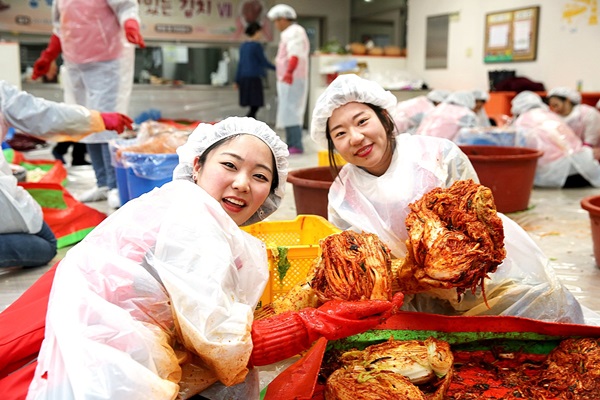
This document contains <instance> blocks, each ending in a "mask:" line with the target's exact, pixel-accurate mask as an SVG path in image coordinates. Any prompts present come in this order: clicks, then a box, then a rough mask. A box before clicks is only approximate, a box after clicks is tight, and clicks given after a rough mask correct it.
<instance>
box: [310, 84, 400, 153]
mask: <svg viewBox="0 0 600 400" xmlns="http://www.w3.org/2000/svg"><path fill="white" fill-rule="evenodd" d="M352 102H357V103H369V104H372V105H374V106H378V107H381V108H383V109H385V110H386V111H387V112H388V113H389V114H390V116H393V115H394V112H395V108H396V103H398V100H397V99H396V96H394V95H393V94H392V93H391V92H390V91H389V90H385V89H384V88H382V87H381V86H380V85H379V84H378V83H377V82H373V81H369V80H367V79H363V78H361V77H359V76H358V75H355V74H345V75H340V76H338V77H337V78H335V80H334V81H333V82H331V84H330V85H329V86H328V87H327V89H325V91H324V92H323V93H322V94H321V95H320V96H319V98H318V100H317V104H315V109H314V110H313V114H312V121H311V124H310V137H311V138H312V139H313V140H314V141H315V142H316V143H318V144H319V145H321V146H323V147H324V148H327V136H326V134H325V131H326V128H327V120H328V119H329V117H331V114H332V113H333V111H334V110H335V109H337V108H339V107H341V106H343V105H344V104H347V103H352Z"/></svg>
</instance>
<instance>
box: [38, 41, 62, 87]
mask: <svg viewBox="0 0 600 400" xmlns="http://www.w3.org/2000/svg"><path fill="white" fill-rule="evenodd" d="M61 51H62V46H61V45H60V39H59V37H58V36H56V35H52V36H50V41H49V42H48V47H46V50H44V51H42V54H40V57H39V58H38V59H37V60H36V62H35V64H33V74H31V79H34V80H35V79H37V78H39V77H40V76H43V75H46V74H47V73H48V71H49V70H50V64H51V63H52V61H54V60H56V58H57V57H58V56H59V55H60V53H61Z"/></svg>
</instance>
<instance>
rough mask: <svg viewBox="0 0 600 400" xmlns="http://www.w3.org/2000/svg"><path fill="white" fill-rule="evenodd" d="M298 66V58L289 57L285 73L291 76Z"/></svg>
mask: <svg viewBox="0 0 600 400" xmlns="http://www.w3.org/2000/svg"><path fill="white" fill-rule="evenodd" d="M297 66H298V57H296V56H291V57H290V60H289V61H288V67H287V71H286V72H287V73H288V74H291V73H293V72H294V71H295V70H296V67H297Z"/></svg>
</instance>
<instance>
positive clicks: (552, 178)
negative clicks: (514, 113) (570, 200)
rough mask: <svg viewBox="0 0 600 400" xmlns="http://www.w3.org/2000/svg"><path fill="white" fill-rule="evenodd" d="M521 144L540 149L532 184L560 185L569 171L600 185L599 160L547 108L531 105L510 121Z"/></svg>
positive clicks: (558, 117)
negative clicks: (540, 152) (512, 121)
mask: <svg viewBox="0 0 600 400" xmlns="http://www.w3.org/2000/svg"><path fill="white" fill-rule="evenodd" d="M513 125H514V128H515V129H516V134H517V137H518V138H519V142H520V143H523V146H525V147H529V148H532V149H537V150H541V151H542V152H543V153H544V154H543V155H542V156H541V157H540V158H539V159H538V164H537V168H536V171H535V180H534V185H535V186H539V187H559V188H560V187H563V186H564V184H565V182H566V181H567V178H568V177H569V176H570V175H574V174H577V173H578V174H580V175H581V176H583V177H584V178H585V179H587V181H588V182H590V184H591V185H592V186H594V187H600V163H598V161H596V160H595V159H594V153H593V150H592V149H591V148H590V147H587V146H583V143H582V141H581V139H579V138H578V137H577V135H576V134H575V133H574V132H573V131H572V130H571V129H570V128H569V126H568V125H567V124H566V123H565V122H564V121H563V119H562V118H561V117H560V116H558V115H556V114H555V113H553V112H552V111H550V110H547V109H544V108H533V109H531V110H528V111H525V112H524V113H522V114H521V115H519V116H518V118H517V119H516V120H515V121H514V123H513Z"/></svg>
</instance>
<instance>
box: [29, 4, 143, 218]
mask: <svg viewBox="0 0 600 400" xmlns="http://www.w3.org/2000/svg"><path fill="white" fill-rule="evenodd" d="M52 21H53V25H54V30H53V34H52V36H51V38H50V42H49V43H48V47H47V48H46V50H44V51H43V52H42V54H41V56H40V57H39V58H38V60H37V61H36V62H35V64H34V71H33V76H32V78H33V79H36V78H37V77H39V76H42V75H44V74H45V73H46V72H47V71H48V69H49V67H50V64H51V62H52V61H53V60H54V59H56V58H57V57H58V56H59V55H60V54H61V52H62V56H63V60H64V66H65V71H66V74H67V75H68V77H67V78H68V79H67V82H68V83H69V84H70V86H71V87H68V85H65V97H68V96H67V95H69V96H71V98H74V99H75V102H76V103H77V104H80V105H83V106H85V107H89V108H92V109H95V110H99V111H106V112H110V111H117V112H121V113H124V114H126V113H127V108H128V106H129V99H130V96H131V90H132V85H133V68H134V47H133V46H131V45H130V44H129V43H132V44H136V45H138V46H140V47H145V44H144V39H143V38H142V36H141V34H140V19H139V16H138V2H137V1H136V0H54V2H53V3H52ZM125 39H126V41H125ZM127 42H129V43H127ZM115 137H116V134H115V132H113V131H104V132H99V133H96V134H94V135H90V136H88V137H86V138H85V139H84V140H83V141H82V142H83V143H86V144H87V148H88V153H89V155H90V159H91V161H92V167H93V168H94V173H95V175H96V187H95V188H93V189H91V190H90V191H88V192H86V193H84V194H82V195H81V196H80V197H79V198H78V200H80V201H83V202H91V201H100V200H106V199H107V198H108V197H109V194H110V200H109V204H110V205H111V206H113V207H118V206H119V205H120V204H119V200H118V199H119V194H118V190H117V179H116V174H115V170H114V167H113V166H112V164H111V159H110V151H109V148H108V141H109V140H111V139H114V138H115Z"/></svg>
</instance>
